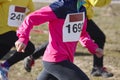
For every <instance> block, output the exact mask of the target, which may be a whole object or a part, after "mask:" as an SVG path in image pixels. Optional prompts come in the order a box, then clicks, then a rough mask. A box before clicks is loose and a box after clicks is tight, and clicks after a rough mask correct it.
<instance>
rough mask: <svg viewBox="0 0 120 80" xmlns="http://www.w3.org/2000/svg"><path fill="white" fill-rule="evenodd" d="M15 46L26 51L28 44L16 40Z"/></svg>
mask: <svg viewBox="0 0 120 80" xmlns="http://www.w3.org/2000/svg"><path fill="white" fill-rule="evenodd" d="M15 47H16V50H17V51H18V52H24V51H25V48H26V45H25V44H24V43H23V42H20V41H16V42H15Z"/></svg>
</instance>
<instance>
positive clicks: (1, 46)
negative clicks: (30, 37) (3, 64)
mask: <svg viewBox="0 0 120 80" xmlns="http://www.w3.org/2000/svg"><path fill="white" fill-rule="evenodd" d="M17 39H18V38H17V36H16V32H15V31H10V32H7V33H5V34H2V35H0V59H2V58H3V57H4V56H5V55H6V54H7V53H8V52H9V51H10V49H11V48H12V47H14V46H15V45H14V44H15V42H16V41H17ZM34 50H35V47H34V45H33V44H32V43H31V42H30V41H29V42H28V45H27V47H26V49H25V53H20V52H17V51H16V50H15V52H14V54H13V55H12V56H11V57H10V58H8V59H7V62H8V63H9V65H10V66H11V65H13V64H15V63H17V62H19V61H20V60H22V59H24V58H25V57H27V56H29V55H31V54H32V53H33V52H34Z"/></svg>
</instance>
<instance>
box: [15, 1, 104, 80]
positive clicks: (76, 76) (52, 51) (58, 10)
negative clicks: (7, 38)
mask: <svg viewBox="0 0 120 80" xmlns="http://www.w3.org/2000/svg"><path fill="white" fill-rule="evenodd" d="M83 3H84V2H83V1H82V0H59V1H56V2H54V3H52V4H50V5H49V6H46V7H43V8H41V9H39V10H37V11H35V12H33V13H31V14H30V15H28V16H27V17H26V18H25V19H24V21H23V23H22V24H21V26H20V27H19V29H18V30H17V36H18V38H19V39H18V41H16V43H15V45H16V49H17V51H19V52H23V51H24V49H25V48H26V45H27V42H28V40H29V34H30V31H31V29H32V28H33V26H36V25H40V24H42V23H45V22H49V26H48V28H49V43H48V46H47V48H46V50H45V53H44V55H43V67H44V69H43V70H42V72H41V75H39V76H38V78H37V80H48V79H49V78H50V76H53V77H55V78H57V79H58V80H89V78H88V77H87V75H86V74H85V73H84V72H82V71H81V69H80V68H79V67H77V66H76V65H75V64H73V60H74V53H75V50H76V46H77V43H78V41H79V40H81V41H82V42H83V43H84V44H85V45H86V47H87V48H88V49H89V51H91V52H92V53H93V54H96V55H97V57H102V56H103V51H102V49H100V48H98V46H97V44H95V43H94V42H93V41H92V40H91V38H90V37H89V35H88V33H87V32H86V25H87V18H86V9H85V7H84V6H82V4H83Z"/></svg>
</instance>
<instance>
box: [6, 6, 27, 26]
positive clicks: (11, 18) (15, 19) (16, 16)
mask: <svg viewBox="0 0 120 80" xmlns="http://www.w3.org/2000/svg"><path fill="white" fill-rule="evenodd" d="M25 12H26V8H25V7H20V6H15V5H11V6H10V7H9V14H8V25H9V26H14V27H18V26H19V25H20V24H21V23H22V21H23V19H24V17H25Z"/></svg>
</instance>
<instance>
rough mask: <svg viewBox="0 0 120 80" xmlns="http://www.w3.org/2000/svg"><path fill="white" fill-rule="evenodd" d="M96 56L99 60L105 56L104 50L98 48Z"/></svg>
mask: <svg viewBox="0 0 120 80" xmlns="http://www.w3.org/2000/svg"><path fill="white" fill-rule="evenodd" d="M96 56H97V57H98V58H101V57H102V56H103V49H101V48H97V49H96Z"/></svg>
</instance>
